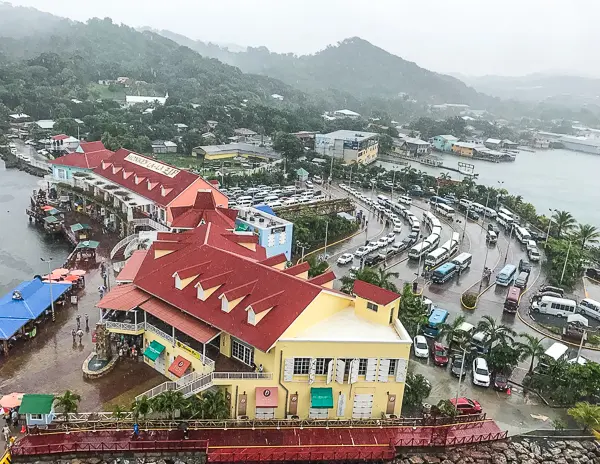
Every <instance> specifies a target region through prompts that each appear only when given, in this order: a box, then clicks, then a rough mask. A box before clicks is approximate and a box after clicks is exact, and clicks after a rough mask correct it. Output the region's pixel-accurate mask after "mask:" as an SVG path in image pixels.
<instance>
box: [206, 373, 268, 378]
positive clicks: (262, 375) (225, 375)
mask: <svg viewBox="0 0 600 464" xmlns="http://www.w3.org/2000/svg"><path fill="white" fill-rule="evenodd" d="M213 376H214V378H215V379H237V380H246V379H257V380H260V379H264V380H271V379H273V373H272V372H214V373H213Z"/></svg>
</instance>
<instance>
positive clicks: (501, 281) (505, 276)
mask: <svg viewBox="0 0 600 464" xmlns="http://www.w3.org/2000/svg"><path fill="white" fill-rule="evenodd" d="M516 274H517V266H515V265H513V264H507V265H506V266H504V267H503V268H502V270H501V271H500V272H499V273H498V275H497V276H496V285H501V286H502V287H508V286H509V285H510V284H511V283H512V282H513V280H515V275H516Z"/></svg>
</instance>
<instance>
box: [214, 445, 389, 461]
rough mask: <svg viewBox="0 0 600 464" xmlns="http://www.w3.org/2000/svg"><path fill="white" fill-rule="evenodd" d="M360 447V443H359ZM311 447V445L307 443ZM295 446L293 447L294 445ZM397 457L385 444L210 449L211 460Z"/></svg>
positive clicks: (351, 459) (333, 459)
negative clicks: (327, 447)
mask: <svg viewBox="0 0 600 464" xmlns="http://www.w3.org/2000/svg"><path fill="white" fill-rule="evenodd" d="M357 446H358V447H360V445H357ZM307 447H310V445H307ZM292 448H293V447H292ZM395 457H396V453H395V451H394V449H390V448H388V447H387V446H385V445H382V446H381V447H375V449H369V450H365V449H364V448H363V449H361V450H353V449H352V448H351V447H349V449H343V448H341V447H338V448H337V449H335V450H318V449H316V450H312V451H306V450H305V449H302V448H299V449H298V450H297V451H293V450H290V449H288V450H285V451H282V450H277V449H275V450H273V449H272V448H267V449H257V450H253V451H251V450H244V451H242V452H241V451H240V450H239V449H236V450H218V451H209V461H210V462H361V461H364V462H369V461H371V462H372V461H389V460H392V459H394V458H395Z"/></svg>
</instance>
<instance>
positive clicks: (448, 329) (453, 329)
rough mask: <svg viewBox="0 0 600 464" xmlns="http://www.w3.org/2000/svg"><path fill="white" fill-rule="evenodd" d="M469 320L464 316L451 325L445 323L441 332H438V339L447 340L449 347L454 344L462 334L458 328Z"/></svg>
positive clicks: (457, 318) (441, 327)
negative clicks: (453, 341)
mask: <svg viewBox="0 0 600 464" xmlns="http://www.w3.org/2000/svg"><path fill="white" fill-rule="evenodd" d="M466 320H467V318H466V317H465V316H463V315H460V316H458V317H456V318H455V319H454V320H453V321H452V322H450V323H446V322H445V323H443V324H442V325H441V326H440V330H439V332H438V337H439V339H440V340H444V339H445V340H446V343H447V344H448V345H451V344H452V340H454V339H455V338H456V337H457V335H458V334H459V333H460V332H462V331H459V330H458V328H459V327H460V326H461V325H462V324H463V323H464V322H465V321H466Z"/></svg>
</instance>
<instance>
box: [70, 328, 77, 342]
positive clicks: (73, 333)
mask: <svg viewBox="0 0 600 464" xmlns="http://www.w3.org/2000/svg"><path fill="white" fill-rule="evenodd" d="M71 335H73V345H74V344H75V337H76V336H77V330H75V329H73V330H71Z"/></svg>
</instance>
